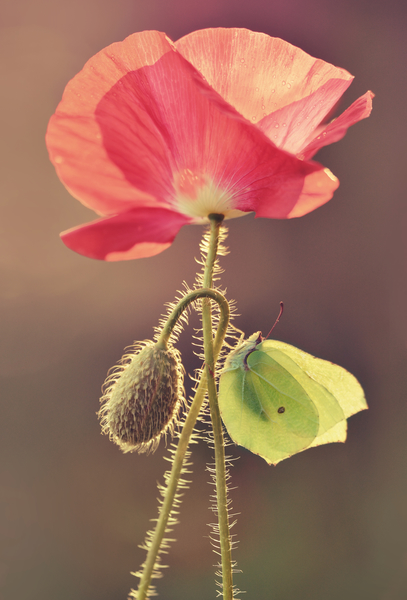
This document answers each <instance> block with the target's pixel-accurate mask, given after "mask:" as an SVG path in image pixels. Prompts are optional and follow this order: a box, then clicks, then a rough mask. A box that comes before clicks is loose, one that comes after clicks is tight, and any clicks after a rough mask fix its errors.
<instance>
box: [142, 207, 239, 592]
mask: <svg viewBox="0 0 407 600" xmlns="http://www.w3.org/2000/svg"><path fill="white" fill-rule="evenodd" d="M222 218H223V217H222ZM220 222H221V219H218V224H217V235H216V242H214V243H212V235H211V244H210V247H209V251H208V255H207V260H206V264H205V271H204V285H205V288H202V289H200V290H194V291H193V292H190V293H189V294H187V295H186V296H185V297H184V298H182V299H181V300H180V302H179V303H178V304H177V306H176V307H175V309H174V310H173V312H172V313H171V315H170V316H169V318H168V319H167V322H166V324H165V325H164V328H163V330H162V332H161V334H160V336H159V338H158V340H157V343H158V344H159V345H162V346H163V347H166V345H167V342H168V339H169V337H170V335H171V332H172V329H173V328H174V325H175V323H176V321H177V320H178V318H179V317H180V315H181V313H182V311H183V310H185V308H186V307H187V306H188V304H190V302H193V301H194V300H196V299H198V298H204V300H203V304H205V303H206V304H207V305H208V307H209V317H210V300H211V299H212V300H214V301H215V302H217V303H218V304H219V307H220V310H221V314H220V320H219V326H218V329H217V332H216V336H215V340H214V342H213V339H212V325H211V317H210V321H209V322H210V326H211V332H210V345H211V347H212V357H211V364H212V367H213V368H212V374H213V369H214V365H215V363H216V360H217V358H218V355H219V352H220V350H221V348H222V344H223V341H224V339H225V335H226V330H227V326H228V323H229V304H228V302H227V300H226V299H225V298H224V296H222V294H220V293H219V292H217V291H216V290H213V289H208V288H210V287H211V285H212V278H213V269H214V265H215V260H216V254H217V246H218V239H219V226H220ZM212 223H213V221H212V220H211V224H212ZM207 283H209V285H207ZM206 299H208V300H206ZM212 379H213V377H212ZM206 389H207V369H204V370H203V372H202V375H201V379H200V381H199V384H198V387H197V389H196V392H195V396H194V399H193V402H192V404H191V407H190V409H189V412H188V415H187V417H186V419H185V423H184V426H183V429H182V431H181V434H180V437H179V442H178V446H177V449H176V452H175V455H174V460H173V464H172V469H171V473H170V476H169V479H168V483H167V488H166V491H165V495H164V498H163V503H162V505H161V508H160V513H159V517H158V520H157V524H156V527H155V530H154V533H153V536H152V538H151V540H150V543H149V548H148V552H147V557H146V560H145V563H144V565H143V571H142V574H141V577H140V583H139V586H138V590H137V596H136V598H137V600H145V599H146V598H147V597H148V590H149V587H150V584H151V578H152V575H153V572H154V566H155V564H156V561H157V557H158V554H159V550H160V546H161V543H162V540H163V537H164V535H165V530H166V527H167V524H168V520H169V518H170V515H171V510H172V508H173V505H174V499H175V496H176V492H177V488H178V484H179V480H180V476H181V471H182V466H183V463H184V460H185V455H186V452H187V448H188V445H189V442H190V439H191V435H192V432H193V429H194V426H195V423H196V420H197V418H198V415H199V412H200V410H201V406H202V403H203V401H204V398H205V393H206Z"/></svg>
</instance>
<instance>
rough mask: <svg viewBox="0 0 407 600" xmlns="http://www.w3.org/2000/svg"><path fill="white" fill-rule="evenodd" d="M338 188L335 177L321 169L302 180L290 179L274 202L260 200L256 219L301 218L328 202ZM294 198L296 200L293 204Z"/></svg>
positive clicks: (337, 181) (265, 199)
mask: <svg viewBox="0 0 407 600" xmlns="http://www.w3.org/2000/svg"><path fill="white" fill-rule="evenodd" d="M315 164H316V163H315ZM319 166H321V165H319ZM338 186H339V180H338V179H337V177H335V175H333V174H332V173H331V172H330V170H329V169H324V168H322V167H321V168H320V169H319V170H315V171H314V172H313V173H310V174H309V175H307V176H306V177H305V178H304V179H303V180H300V179H297V180H295V179H294V178H291V179H290V181H289V182H287V185H286V186H285V187H284V188H281V191H280V194H279V195H278V197H277V198H276V201H275V202H269V201H268V200H267V198H266V197H264V198H263V199H262V202H260V203H259V205H258V206H257V208H256V218H257V217H267V218H270V219H292V218H293V217H302V216H304V215H306V214H308V213H309V212H311V211H313V210H315V209H316V208H318V207H319V206H322V205H323V204H325V203H326V202H328V200H330V199H331V198H332V196H333V193H334V191H335V190H336V189H337V188H338ZM294 197H296V198H297V199H296V201H295V202H294V203H293V201H292V199H293V198H294ZM273 199H274V198H273Z"/></svg>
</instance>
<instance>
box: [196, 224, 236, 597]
mask: <svg viewBox="0 0 407 600" xmlns="http://www.w3.org/2000/svg"><path fill="white" fill-rule="evenodd" d="M209 219H210V223H211V230H210V240H209V248H208V254H207V259H206V264H205V272H204V282H203V283H204V286H205V287H212V285H213V271H214V265H215V261H216V256H217V251H218V244H219V230H220V226H221V224H222V220H223V216H222V215H209ZM202 327H203V340H204V355H205V371H206V379H207V385H208V398H209V408H210V413H211V420H212V428H213V441H214V447H215V482H216V503H217V511H216V512H217V515H218V527H219V538H220V554H221V567H222V592H223V594H222V595H223V600H232V599H233V575H232V547H231V538H230V525H229V515H228V497H227V472H226V463H225V444H224V440H223V430H222V421H221V416H220V410H219V404H218V397H217V392H216V382H215V364H216V356H215V352H214V344H213V333H212V313H211V304H210V300H209V298H205V299H204V300H203V302H202Z"/></svg>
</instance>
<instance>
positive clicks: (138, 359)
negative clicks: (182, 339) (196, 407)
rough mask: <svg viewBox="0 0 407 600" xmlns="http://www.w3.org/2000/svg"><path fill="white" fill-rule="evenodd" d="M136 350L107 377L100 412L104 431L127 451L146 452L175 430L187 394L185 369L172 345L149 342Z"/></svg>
mask: <svg viewBox="0 0 407 600" xmlns="http://www.w3.org/2000/svg"><path fill="white" fill-rule="evenodd" d="M134 350H135V351H136V352H135V353H132V354H127V355H125V356H123V358H122V360H121V365H120V366H119V367H117V368H116V369H115V370H114V372H113V373H112V374H111V375H109V377H108V378H107V379H106V381H105V384H104V386H103V392H104V394H103V396H102V398H101V402H102V404H103V405H102V408H101V409H100V412H99V416H100V419H101V425H102V431H103V433H106V434H108V435H109V437H110V439H111V440H113V441H114V442H115V443H116V444H118V445H119V446H120V448H121V449H122V450H123V452H132V451H134V450H138V451H139V452H146V451H148V450H155V449H156V448H157V446H158V443H159V441H160V438H161V436H162V435H164V434H165V433H167V432H168V431H169V432H170V433H172V431H173V428H174V423H175V420H176V417H177V414H178V409H179V407H180V404H181V401H182V397H183V396H182V392H183V387H182V384H183V372H182V365H181V360H180V355H179V352H178V350H176V349H175V348H173V347H172V346H168V347H167V348H166V349H164V348H162V347H160V346H158V345H157V344H155V343H154V342H146V343H145V345H141V344H136V345H135V347H134ZM137 350H138V353H137Z"/></svg>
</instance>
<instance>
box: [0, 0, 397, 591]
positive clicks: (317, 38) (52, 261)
mask: <svg viewBox="0 0 407 600" xmlns="http://www.w3.org/2000/svg"><path fill="white" fill-rule="evenodd" d="M0 25H1V29H0V47H1V67H0V68H1V82H2V94H1V100H0V102H1V112H0V119H1V139H0V144H1V160H0V164H1V171H2V176H1V180H0V187H1V203H2V211H1V213H2V218H1V223H0V227H1V235H0V247H1V252H0V265H1V283H0V303H1V334H0V344H1V361H0V376H1V408H0V410H1V421H0V422H1V429H2V432H1V438H0V445H1V465H0V469H1V470H0V507H1V510H0V531H1V534H0V537H1V540H2V541H1V542H0V543H1V550H0V598H1V600H22V599H24V600H47V599H50V600H51V599H58V600H73V599H75V600H93V599H94V600H96V599H97V600H116V599H117V600H120V599H124V598H126V595H127V593H128V591H129V589H130V587H131V586H135V585H136V580H135V579H134V578H133V577H132V576H131V575H130V574H129V572H130V571H131V570H136V569H137V568H138V567H139V564H140V563H141V562H142V560H143V559H144V552H143V551H142V550H140V549H139V548H138V544H140V543H141V542H142V540H143V538H144V533H145V531H146V529H147V527H148V520H149V519H152V518H154V517H155V516H156V497H157V490H156V482H157V481H160V480H162V474H163V470H164V468H165V467H166V464H167V463H165V461H163V458H162V456H163V454H165V452H166V451H165V448H164V447H163V446H162V447H161V448H160V449H159V450H158V451H157V453H156V454H155V455H153V456H148V457H146V456H139V455H126V456H124V455H122V454H121V453H120V451H119V450H118V449H117V448H116V447H115V446H113V445H112V444H110V443H109V441H108V440H107V438H105V437H102V436H101V435H100V429H99V425H98V422H97V419H96V415H95V413H96V411H97V410H98V398H99V395H100V386H101V384H102V382H103V380H104V378H105V375H106V372H107V370H108V369H109V367H111V366H112V365H113V364H114V363H115V362H116V361H117V360H118V359H119V358H120V356H121V354H122V350H123V348H124V347H125V346H127V345H129V344H131V343H132V341H133V340H135V339H139V340H142V339H145V338H151V335H152V328H153V327H154V326H155V325H156V324H157V321H158V319H159V316H160V315H161V313H162V310H163V304H164V303H165V302H168V301H171V300H172V299H173V297H174V295H175V293H176V291H177V290H178V289H180V288H181V284H182V281H183V280H186V281H187V282H188V283H190V284H192V283H193V279H194V273H195V268H196V264H195V261H194V257H197V256H198V254H199V252H198V244H199V239H200V235H201V233H202V229H201V228H200V227H198V226H189V227H184V228H183V229H182V230H181V232H180V234H179V235H178V237H177V238H176V240H175V242H174V244H173V245H172V247H171V248H170V249H168V250H167V251H165V252H164V253H162V254H160V255H158V256H156V257H152V258H148V259H142V260H138V261H130V262H126V263H111V264H108V263H103V262H97V261H93V260H91V259H86V258H83V257H81V256H79V255H77V254H74V253H73V252H70V251H69V250H67V249H66V248H65V247H64V246H63V244H62V243H61V242H60V240H59V237H58V234H59V232H60V231H62V230H64V229H67V228H69V227H72V226H74V225H77V224H80V223H83V222H85V221H87V220H91V219H93V218H94V213H92V212H91V211H89V210H87V209H86V208H84V207H83V206H81V205H80V204H79V203H78V202H77V201H76V200H74V199H72V198H71V197H70V195H69V194H68V192H67V191H66V190H65V189H64V188H63V186H62V185H61V184H60V182H59V181H58V179H57V177H56V175H55V172H54V169H53V167H52V165H51V164H50V163H49V161H48V157H47V152H46V148H45V144H44V135H45V129H46V126H47V122H48V119H49V117H50V115H51V114H52V113H53V111H54V110H55V107H56V105H57V103H58V101H59V99H60V97H61V94H62V91H63V88H64V86H65V84H66V83H67V81H68V80H69V79H70V78H71V77H73V76H74V75H75V74H76V73H77V72H78V71H79V70H80V69H81V67H82V66H83V64H84V63H85V61H86V60H87V59H88V58H89V57H90V56H91V55H93V54H94V53H96V52H97V51H98V50H100V49H101V48H102V47H104V46H106V45H108V44H110V43H112V42H114V41H118V40H121V39H123V38H124V37H126V36H127V35H129V34H130V33H132V32H134V31H141V30H144V29H158V30H162V31H165V32H166V33H167V34H168V35H169V36H170V37H171V38H172V39H178V38H179V37H181V36H183V35H185V34H186V33H188V32H190V31H193V30H195V29H200V28H204V27H214V26H222V27H232V26H233V27H235V26H238V27H247V28H249V29H253V30H257V31H263V32H265V33H267V34H269V35H272V36H276V37H282V38H284V39H286V40H287V41H289V42H291V43H293V44H295V45H297V46H300V47H301V48H303V49H304V50H305V51H307V52H309V53H310V54H312V55H314V56H316V57H318V58H321V59H323V60H326V61H328V62H331V63H333V64H335V65H337V66H340V67H343V68H345V69H347V70H349V71H350V72H351V73H352V74H353V75H355V77H356V78H355V81H354V83H353V84H352V86H351V87H350V89H349V90H348V91H347V93H346V95H345V99H344V102H343V104H342V106H341V108H342V109H344V108H346V106H348V105H349V104H350V103H351V102H352V101H353V100H355V99H356V98H357V97H359V96H360V95H362V94H363V93H364V92H365V91H366V90H367V89H371V90H372V91H373V92H374V93H375V94H376V98H375V101H374V109H373V113H372V116H371V117H370V118H369V119H368V120H366V121H363V122H361V123H359V124H357V125H355V126H354V127H353V128H352V129H351V130H350V131H349V132H348V134H347V136H346V137H345V138H344V139H343V140H342V141H341V142H339V143H338V144H335V145H332V146H330V147H327V148H325V149H323V150H322V151H321V152H320V153H319V154H318V155H317V159H318V160H319V161H320V162H322V163H323V164H324V165H326V166H327V167H329V168H330V169H331V170H332V171H333V173H334V174H335V175H337V176H338V177H339V179H340V181H341V186H340V188H339V189H338V190H337V192H336V193H335V196H334V198H333V200H331V201H330V202H329V203H328V204H327V205H326V206H323V207H321V208H320V209H318V210H317V211H315V212H313V213H311V214H310V215H308V216H306V217H303V218H301V219H298V220H295V219H294V220H291V221H272V220H268V219H258V220H254V219H253V218H252V216H247V217H244V218H241V219H236V220H234V221H230V222H229V224H228V226H229V237H228V241H227V245H228V246H229V248H230V254H229V255H228V256H227V257H225V258H223V259H222V261H221V264H222V266H223V267H224V268H225V274H224V276H223V284H224V285H225V286H226V287H227V290H228V297H229V298H234V299H236V301H237V306H238V312H239V314H240V315H241V316H240V317H238V318H236V320H235V324H236V325H237V326H238V327H240V328H241V329H243V330H244V331H245V332H246V333H247V334H251V333H253V332H254V331H257V330H263V331H264V332H265V331H267V330H268V329H269V328H270V326H271V324H272V323H273V322H274V319H275V317H276V315H277V312H278V304H279V301H280V300H283V301H284V303H285V313H284V316H283V319H282V321H281V322H280V324H279V325H278V327H277V329H276V330H275V331H274V332H273V334H275V336H276V337H278V338H279V339H282V340H284V341H286V342H289V343H292V344H294V345H296V346H298V347H300V348H302V349H304V350H307V351H308V352H311V353H313V354H315V355H317V356H321V357H323V358H326V359H329V360H332V361H333V362H337V363H339V364H341V365H342V366H344V367H346V368H347V369H349V370H350V371H351V372H352V373H354V374H355V375H356V376H357V377H358V379H359V380H360V381H361V383H362V384H363V386H364V387H365V390H366V395H367V399H368V403H369V405H370V410H369V411H368V412H364V413H361V414H360V415H357V416H355V417H352V419H350V421H349V438H348V441H347V443H346V444H345V445H342V444H337V445H331V446H326V447H321V448H316V449H311V450H309V451H307V452H304V453H301V454H299V455H297V456H295V457H293V458H291V459H289V460H287V461H284V462H282V463H281V464H280V465H278V466H277V467H275V468H274V467H269V466H267V464H266V463H265V462H263V461H262V460H261V459H260V458H258V457H256V456H254V455H251V454H249V453H248V452H246V451H244V450H243V449H241V448H233V447H230V448H229V449H230V453H231V454H232V455H233V456H240V458H239V460H237V461H236V462H235V466H234V467H233V470H232V486H233V487H235V486H236V488H237V489H235V490H234V491H233V495H232V497H233V506H234V508H235V511H236V512H240V513H241V515H240V516H239V518H238V524H237V525H236V528H235V533H236V536H237V539H238V540H239V541H240V543H239V548H238V549H237V551H236V552H235V558H236V559H237V561H238V566H239V568H241V569H242V571H243V573H242V574H240V575H237V576H236V584H237V585H238V587H239V588H241V589H243V590H247V591H248V594H250V596H251V597H252V598H256V599H257V600H277V599H278V600H299V599H300V600H308V599H310V600H311V599H312V600H326V599H327V598H329V599H330V600H343V599H344V598H348V599H350V600H352V599H353V598H355V599H356V598H357V599H358V600H365V599H366V600H376V599H377V600H404V599H405V598H407V433H406V431H407V402H406V400H407V398H406V397H407V392H406V390H407V367H406V358H407V319H406V279H405V275H406V266H407V265H406V250H407V247H406V246H407V243H406V233H405V231H406V208H405V206H406V198H407V195H406V191H407V190H406V184H405V171H406V150H405V147H406V143H405V140H406V139H407V131H406V128H407V126H406V124H407V119H406V111H405V98H406V92H407V89H406V87H407V83H406V82H407V77H406V66H405V65H406V56H407V9H406V8H405V5H404V4H403V3H402V2H400V1H398V0H388V1H387V2H386V3H383V2H381V1H379V0H370V1H369V2H367V1H365V0H360V1H358V2H355V1H351V0H345V1H341V2H334V0H303V1H299V0H285V1H274V2H271V1H265V0H263V1H262V0H250V2H243V1H240V0H236V1H233V0H217V1H215V0H206V1H205V2H198V1H197V0H189V1H188V0H149V1H148V2H140V1H134V0H133V1H130V0H116V1H115V2H113V1H112V0H81V1H80V2H79V0H71V1H70V2H62V1H61V0H54V1H53V2H51V1H50V0H39V1H38V2H35V3H33V2H30V1H29V0H20V1H19V2H18V3H17V2H12V1H11V0H8V1H6V2H3V5H2V16H1V21H0ZM191 324H192V325H197V321H196V320H194V318H192V319H191ZM192 332H193V329H192V326H191V327H190V328H189V329H187V330H186V331H185V332H184V334H183V336H182V338H181V342H180V344H179V348H180V350H181V352H182V354H183V357H184V361H185V365H186V368H187V370H188V371H189V372H192V371H193V369H194V368H195V367H197V366H198V364H199V363H198V362H197V360H196V359H195V358H194V357H193V355H192V348H191V345H190V342H189V340H190V338H191V334H192ZM186 383H187V386H189V385H190V383H189V380H188V379H187V380H186ZM210 460H211V452H210V451H209V450H208V449H207V448H206V446H205V444H204V442H202V443H200V444H199V445H198V446H195V447H194V456H193V462H194V467H193V474H192V475H191V479H192V485H191V488H190V490H189V491H188V492H187V494H186V496H185V501H184V504H183V507H182V513H181V523H180V525H179V526H178V527H177V529H176V531H175V537H176V538H177V539H178V541H177V543H176V544H174V545H173V546H172V549H171V552H170V554H169V556H168V564H170V565H171V568H170V569H168V570H166V573H165V578H164V579H163V580H161V582H159V592H160V597H161V598H163V599H164V600H184V599H185V600H186V599H189V598H191V597H194V598H195V599H196V600H201V599H202V600H203V599H204V598H205V599H206V598H210V597H215V586H214V583H213V571H214V569H213V567H212V565H213V563H214V562H215V557H214V555H213V554H212V553H211V550H210V546H209V541H208V539H207V536H208V534H209V529H208V527H207V525H206V524H207V523H208V522H212V520H213V515H212V513H211V512H210V511H209V510H208V507H209V495H210V493H211V487H210V486H209V485H208V481H209V474H208V473H207V472H206V471H205V465H206V463H207V462H208V461H210Z"/></svg>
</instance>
